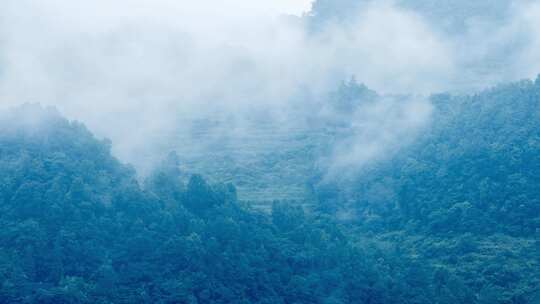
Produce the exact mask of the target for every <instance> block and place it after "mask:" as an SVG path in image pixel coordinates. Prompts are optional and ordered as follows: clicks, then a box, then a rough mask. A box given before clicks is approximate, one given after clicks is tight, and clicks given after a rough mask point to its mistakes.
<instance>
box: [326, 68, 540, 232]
mask: <svg viewBox="0 0 540 304" xmlns="http://www.w3.org/2000/svg"><path fill="white" fill-rule="evenodd" d="M431 100H432V104H433V105H434V112H433V117H432V123H431V125H430V128H429V129H427V130H425V131H424V132H423V133H422V135H421V136H420V137H419V138H418V139H417V140H416V141H415V143H414V144H412V145H409V146H407V147H403V148H402V149H401V150H400V151H399V153H397V154H395V156H393V157H391V158H390V159H386V160H384V161H380V162H378V163H376V164H372V165H370V166H369V167H367V168H364V169H363V170H362V171H363V172H362V173H359V174H358V175H357V176H356V177H355V178H353V179H350V180H348V181H345V182H344V183H343V184H342V186H343V187H344V188H345V189H349V190H350V192H349V193H348V194H344V193H345V192H343V191H338V192H339V193H340V195H344V196H346V197H344V198H343V199H342V200H341V201H342V202H347V206H346V207H344V208H346V209H349V208H351V209H349V210H352V209H354V210H355V213H356V214H357V216H358V217H360V218H365V219H368V218H371V219H372V220H374V221H377V220H376V219H377V218H379V219H383V222H384V225H383V226H385V227H388V228H391V227H401V226H403V225H413V226H416V227H417V229H420V230H424V231H429V232H430V233H436V232H442V233H448V232H452V231H453V232H460V233H463V232H473V233H494V232H502V233H509V234H512V235H522V236H532V235H534V234H535V233H536V230H537V229H538V228H540V226H539V225H540V209H539V206H540V204H539V201H538V199H537V197H538V195H539V193H538V189H537V185H538V183H539V180H538V175H537V172H538V170H539V169H540V168H539V167H538V166H539V164H540V159H538V157H539V155H540V150H539V147H540V145H538V142H539V140H540V78H539V79H537V80H536V82H532V81H528V80H527V81H521V82H518V83H513V84H508V85H501V86H498V87H495V88H493V89H488V90H485V91H483V92H481V93H478V94H475V95H470V96H469V95H465V96H459V95H450V94H439V95H434V96H432V98H431ZM338 184H339V182H338ZM334 186H335V185H334ZM325 187H329V185H326V186H323V187H321V189H325ZM320 195H321V197H322V198H321V203H322V204H323V205H324V201H325V200H328V201H329V202H330V201H332V202H334V201H335V198H333V197H332V196H327V193H326V192H324V191H323V192H321V193H320ZM329 204H331V203H329Z"/></svg>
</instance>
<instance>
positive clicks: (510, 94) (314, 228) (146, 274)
mask: <svg viewBox="0 0 540 304" xmlns="http://www.w3.org/2000/svg"><path fill="white" fill-rule="evenodd" d="M539 87H540V85H539V82H538V81H537V82H536V83H532V82H521V83H516V84H512V85H507V86H503V87H498V88H495V89H492V90H488V91H486V92H483V93H481V94H478V95H475V96H451V95H437V96H434V97H433V103H434V104H435V105H436V109H437V110H436V113H435V115H436V119H435V121H437V123H436V124H434V126H433V128H432V129H431V130H430V131H429V132H428V133H426V134H425V135H423V136H422V137H421V138H420V139H419V140H418V142H417V144H414V145H412V146H407V147H405V148H404V150H403V151H401V152H402V153H401V154H400V155H399V156H396V157H395V158H394V159H392V160H390V161H380V162H378V164H377V165H375V166H374V167H373V168H370V169H369V170H367V171H364V172H368V173H369V174H366V175H359V176H357V177H356V178H355V179H353V180H346V181H341V180H337V181H336V182H335V183H334V184H333V185H325V184H314V185H313V189H314V195H313V197H314V198H315V201H313V203H314V204H318V206H319V207H317V208H314V210H312V211H310V212H305V211H304V210H303V209H302V208H300V207H298V206H293V205H290V204H286V203H279V202H275V203H274V204H273V205H272V210H271V213H270V214H266V213H259V212H257V211H254V210H252V209H250V208H249V206H247V205H243V204H242V203H240V202H238V200H237V198H236V196H237V195H236V189H235V187H234V186H233V185H231V184H208V183H207V182H206V181H205V180H204V179H203V178H202V177H201V176H199V175H194V176H192V177H191V178H189V180H188V181H187V182H184V178H183V173H182V172H181V171H180V170H179V158H180V157H179V156H178V155H176V154H175V153H171V154H169V156H168V157H167V158H166V159H165V160H164V161H163V162H162V164H161V165H160V166H158V167H157V168H156V169H155V170H154V172H153V173H152V174H150V175H149V176H148V177H147V178H146V179H145V180H144V181H143V182H142V183H141V182H139V181H138V177H137V176H136V173H135V171H134V169H132V168H131V167H129V166H126V165H123V164H121V163H120V162H118V161H117V160H116V159H115V158H113V157H112V156H111V155H110V151H109V149H110V145H111V143H110V142H108V141H98V140H96V139H95V138H94V137H93V135H92V134H91V133H90V132H89V131H88V130H87V129H86V128H85V127H84V126H83V125H82V124H80V123H76V122H69V121H67V120H66V119H64V118H62V117H61V116H60V115H59V114H58V113H57V112H56V111H55V110H54V109H42V108H41V107H40V106H36V105H26V106H23V107H20V108H16V109H14V110H12V111H9V112H7V113H5V114H3V115H2V118H1V121H2V124H1V131H0V165H1V167H2V169H1V170H0V174H1V175H0V176H1V178H0V180H1V188H0V194H1V196H0V197H1V202H0V203H1V205H0V206H1V214H0V223H1V224H2V227H4V228H3V229H2V232H1V233H0V248H2V250H1V253H0V280H1V285H0V303H536V302H537V301H538V283H539V276H538V275H539V273H538V269H539V267H538V266H539V265H538V258H539V257H538V252H539V247H538V246H539V242H538V240H537V239H535V235H536V234H535V233H536V231H537V230H538V226H537V225H538V204H537V201H536V200H535V199H536V198H535V193H536V192H535V191H536V190H535V189H536V187H534V185H535V183H536V182H535V181H536V180H535V178H536V177H535V176H534V174H533V171H534V170H535V168H536V167H535V164H536V162H537V160H536V159H535V158H536V155H538V153H535V152H534V149H535V147H536V145H535V143H534V142H535V138H536V136H537V134H536V133H535V132H536V131H537V130H536V128H537V127H536V125H538V124H537V122H536V120H535V119H537V118H538V117H537V116H538V115H537V114H538V109H537V108H536V107H537V106H538V101H539V98H538V96H539V95H538V93H539V91H540V90H539ZM355 88H356V87H355V86H354V87H353V88H352V89H351V88H348V89H347V86H346V87H344V89H343V90H345V91H346V92H345V91H343V92H342V93H343V95H342V97H340V98H338V99H340V100H341V102H345V101H346V100H348V101H349V102H352V104H351V106H352V107H356V106H358V105H359V104H357V103H356V102H354V100H357V98H356V97H358V96H362V98H361V100H369V98H368V99H366V98H365V96H366V95H365V94H359V93H360V92H365V90H360V91H358V90H356V89H355ZM351 90H352V91H356V92H357V93H356V94H352V95H350V93H351ZM345 93H346V94H345ZM343 96H346V97H343ZM347 96H348V97H347ZM368 96H372V97H374V96H375V95H372V94H368ZM335 97H336V98H337V96H335ZM339 104H341V103H338V105H339ZM340 107H341V106H340ZM340 107H338V108H340ZM505 113H509V114H505ZM506 115H509V116H506ZM473 116H474V119H472V117H473ZM510 118H512V119H513V120H510ZM479 124H481V128H480V126H479ZM488 125H489V126H490V127H488ZM344 127H345V128H346V126H344ZM489 151H491V152H489ZM486 158H487V159H486ZM510 179H511V180H510ZM494 188H495V189H497V190H496V191H495V190H493V189H494ZM328 189H330V190H331V191H328ZM332 189H333V190H332ZM479 189H480V190H481V189H484V191H478V190H479ZM500 191H503V192H502V193H504V195H500V196H499V195H497V193H501V192H500ZM336 193H338V194H339V195H338V196H332V194H336ZM329 204H333V205H329ZM344 209H347V211H349V212H352V213H354V214H355V217H354V218H352V219H351V218H349V223H348V224H344V223H340V221H337V220H336V218H335V216H334V215H335V214H334V213H332V212H333V211H336V210H344ZM329 213H330V214H329ZM328 214H329V215H328ZM338 218H339V217H338ZM495 223H496V224H495ZM535 301H536V302H535Z"/></svg>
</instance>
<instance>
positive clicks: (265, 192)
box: [164, 120, 335, 206]
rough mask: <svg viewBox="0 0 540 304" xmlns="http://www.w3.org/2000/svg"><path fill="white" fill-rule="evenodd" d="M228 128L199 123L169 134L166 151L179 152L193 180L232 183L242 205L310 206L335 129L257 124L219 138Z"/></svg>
mask: <svg viewBox="0 0 540 304" xmlns="http://www.w3.org/2000/svg"><path fill="white" fill-rule="evenodd" d="M223 124H224V123H223V122H220V121H208V120H206V121H193V122H192V123H191V126H192V128H191V129H187V130H186V129H184V130H180V131H178V132H177V133H175V134H171V135H169V138H170V139H169V140H168V141H167V142H168V146H167V147H165V149H164V151H166V150H175V151H176V152H177V153H178V155H179V157H180V160H181V162H182V164H183V169H184V171H185V172H186V173H187V175H189V174H191V173H200V174H203V175H205V176H208V177H209V178H210V179H211V180H212V181H214V182H231V183H233V184H235V185H236V186H237V188H238V194H239V198H240V199H241V200H244V201H251V202H253V203H254V204H259V205H263V206H269V204H268V202H270V201H272V200H293V201H297V202H302V201H304V200H305V198H306V195H307V193H306V182H307V179H308V178H309V176H311V175H312V172H313V170H314V167H315V166H316V162H317V159H318V157H317V155H320V153H322V151H323V150H324V149H325V148H327V147H328V146H329V145H328V144H329V143H330V142H332V140H333V139H334V137H335V133H334V131H332V130H331V129H325V128H319V129H310V128H308V127H291V126H288V127H283V126H277V125H275V124H274V123H265V124H257V123H254V122H249V123H248V125H247V127H246V128H244V129H243V130H242V131H241V132H231V133H226V134H223V133H217V130H219V129H221V128H222V127H223ZM186 143H189V144H186Z"/></svg>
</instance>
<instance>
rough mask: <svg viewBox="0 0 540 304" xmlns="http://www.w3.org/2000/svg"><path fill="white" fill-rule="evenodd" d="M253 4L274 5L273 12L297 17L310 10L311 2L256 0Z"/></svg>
mask: <svg viewBox="0 0 540 304" xmlns="http://www.w3.org/2000/svg"><path fill="white" fill-rule="evenodd" d="M252 1H253V0H252ZM253 2H264V3H268V5H275V10H276V11H278V12H280V13H287V14H296V15H299V14H302V13H303V12H306V11H308V10H309V9H310V8H311V3H312V2H313V0H258V1H253Z"/></svg>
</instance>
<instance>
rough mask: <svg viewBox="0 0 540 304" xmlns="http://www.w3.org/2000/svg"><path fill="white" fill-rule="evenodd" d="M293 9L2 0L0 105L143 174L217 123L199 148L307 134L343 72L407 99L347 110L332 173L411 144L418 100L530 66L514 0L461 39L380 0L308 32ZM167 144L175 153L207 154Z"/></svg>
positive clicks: (527, 12)
mask: <svg viewBox="0 0 540 304" xmlns="http://www.w3.org/2000/svg"><path fill="white" fill-rule="evenodd" d="M300 2H302V1H298V2H297V3H298V4H294V5H291V4H289V1H281V2H279V1H267V2H263V1H245V0H231V1H227V2H216V1H209V0H206V1H198V2H197V4H194V3H193V2H192V1H170V0H157V1H143V0H120V1H114V2H111V1H103V0H100V1H92V2H73V1H67V0H49V1H38V0H7V1H4V2H3V4H2V10H1V11H0V46H1V47H0V100H1V105H2V107H6V106H12V105H16V104H21V103H26V102H39V103H42V104H44V105H53V106H56V107H57V108H58V109H59V111H60V112H62V113H63V114H65V115H67V116H68V117H70V118H73V119H77V120H80V121H82V122H84V123H86V124H87V125H88V126H89V128H90V129H91V130H93V131H94V132H96V134H97V135H98V136H100V137H108V138H111V139H112V141H113V143H114V145H113V152H114V153H115V155H117V156H118V157H120V158H121V159H122V160H124V161H128V162H131V163H134V164H135V165H136V166H137V167H139V168H140V169H141V170H142V172H145V171H148V169H149V168H150V167H151V166H152V164H153V163H154V162H155V161H156V159H159V157H161V156H162V155H165V154H166V153H168V151H167V150H169V149H170V148H174V145H172V144H171V141H173V140H178V136H177V135H176V134H179V133H186V134H189V133H192V131H193V126H192V122H193V121H196V120H205V119H209V120H211V121H216V122H218V124H217V125H218V126H219V127H216V128H213V129H212V130H211V131H208V134H206V140H216V139H223V138H233V139H237V140H241V139H243V138H245V135H246V133H249V132H251V131H252V130H253V125H254V124H253V121H256V120H257V119H264V120H265V121H267V122H268V123H269V124H270V125H271V127H272V128H275V129H276V130H282V131H284V132H287V131H288V130H290V129H294V128H308V126H307V125H305V124H304V119H305V117H306V116H311V115H315V116H316V114H313V113H319V110H320V109H321V108H322V106H321V105H323V104H324V103H325V101H326V99H327V98H328V94H329V93H330V92H332V91H333V90H335V88H336V87H337V85H338V84H339V83H340V82H341V81H343V80H344V79H348V78H349V77H350V76H351V75H354V76H356V78H357V79H358V81H359V82H362V83H365V84H366V85H367V86H368V87H369V88H372V89H374V90H376V91H377V92H379V93H380V94H381V96H385V95H387V94H412V95H411V96H417V97H410V98H409V99H407V100H408V101H407V102H403V103H399V104H397V103H396V101H389V100H391V99H385V98H382V99H381V101H380V103H377V104H376V105H373V106H370V107H369V108H361V109H360V110H358V112H356V114H355V115H354V116H353V119H354V121H353V125H354V126H357V127H355V129H358V130H360V131H358V132H355V133H354V134H353V136H351V137H350V138H346V139H343V140H342V141H341V143H340V144H339V145H338V146H336V148H335V149H334V152H333V154H332V155H333V157H332V160H331V162H332V163H333V165H332V166H331V167H332V168H334V169H333V170H339V168H344V167H347V168H351V167H353V168H358V167H361V166H363V165H364V164H366V163H367V162H369V161H371V160H373V159H375V158H376V157H378V156H380V155H384V154H386V153H390V151H391V150H393V149H395V146H396V145H397V144H401V143H404V142H407V141H402V140H398V139H402V138H409V139H411V140H412V139H414V137H415V135H416V134H417V133H418V132H420V131H419V130H421V128H423V127H427V126H428V124H429V116H430V115H429V113H430V110H429V109H430V104H429V99H428V98H427V97H428V96H429V94H431V93H435V92H441V91H449V90H452V91H460V92H471V91H475V90H478V89H481V88H484V87H486V86H490V85H495V84H497V83H499V82H502V81H507V80H516V79H521V78H532V77H534V76H535V75H536V73H538V71H539V70H540V58H539V57H538V56H539V55H538V54H540V38H539V37H540V35H539V33H538V29H539V28H540V24H539V22H538V20H540V9H539V5H538V4H537V3H534V2H516V3H515V5H513V6H512V9H511V11H510V12H508V15H509V16H510V17H508V18H507V19H505V20H504V21H503V22H501V23H497V24H494V23H489V22H487V23H486V22H478V23H475V24H471V25H469V26H468V27H467V29H466V32H465V33H462V34H461V35H455V34H449V33H446V32H444V31H442V30H439V29H437V27H435V26H433V25H432V24H431V23H430V22H431V21H430V20H428V19H427V18H426V17H425V16H423V15H422V14H420V13H418V12H415V11H413V10H411V9H407V8H403V7H401V6H399V5H397V4H395V3H394V2H392V1H381V2H377V3H371V4H369V5H367V6H365V7H362V9H359V10H358V11H357V12H354V13H353V15H354V17H353V19H352V21H351V22H348V23H346V24H339V23H329V24H326V25H325V26H324V27H323V28H322V29H321V30H319V31H317V32H313V31H311V30H310V29H309V26H308V24H309V22H310V21H309V18H310V13H309V11H308V10H309V3H305V2H302V3H300ZM486 58H487V59H486ZM491 58H494V59H493V60H495V61H496V64H494V66H495V67H494V68H490V69H488V71H487V72H486V68H485V67H486V66H490V67H491V66H492V65H491V64H485V63H486V61H489V60H490V59H491ZM473 63H474V64H473ZM469 80H472V81H469ZM181 138H182V139H181V141H182V142H178V143H176V145H177V146H189V147H190V149H192V150H195V151H202V150H205V149H206V148H207V146H208V142H207V141H204V142H202V141H193V140H192V139H191V137H181ZM351 147H352V148H351Z"/></svg>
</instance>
